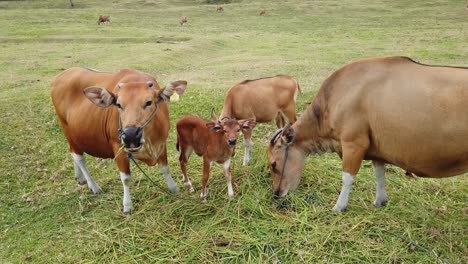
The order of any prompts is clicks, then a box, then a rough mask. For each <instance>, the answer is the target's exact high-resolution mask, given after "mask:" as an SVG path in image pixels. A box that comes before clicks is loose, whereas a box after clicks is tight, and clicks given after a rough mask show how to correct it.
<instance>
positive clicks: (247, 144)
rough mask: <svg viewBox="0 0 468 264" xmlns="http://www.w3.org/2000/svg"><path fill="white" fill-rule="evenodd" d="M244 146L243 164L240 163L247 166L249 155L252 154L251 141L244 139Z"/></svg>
mask: <svg viewBox="0 0 468 264" xmlns="http://www.w3.org/2000/svg"><path fill="white" fill-rule="evenodd" d="M244 146H245V153H244V162H242V165H244V166H247V164H248V163H249V160H250V154H252V140H250V139H246V138H244Z"/></svg>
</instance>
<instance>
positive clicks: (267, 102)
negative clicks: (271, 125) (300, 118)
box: [220, 75, 302, 165]
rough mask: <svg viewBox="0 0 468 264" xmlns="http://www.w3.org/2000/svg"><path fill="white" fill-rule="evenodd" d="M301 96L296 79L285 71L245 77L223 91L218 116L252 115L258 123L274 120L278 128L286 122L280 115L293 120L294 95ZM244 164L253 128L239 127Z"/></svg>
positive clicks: (242, 117) (247, 156)
mask: <svg viewBox="0 0 468 264" xmlns="http://www.w3.org/2000/svg"><path fill="white" fill-rule="evenodd" d="M297 93H300V95H301V96H302V91H301V89H300V86H299V84H298V82H297V81H296V80H295V79H294V78H292V77H290V76H286V75H278V76H275V77H268V78H261V79H257V80H246V81H243V82H241V83H238V84H236V85H234V86H233V87H232V88H231V89H229V91H228V92H227V94H226V97H225V99H224V107H223V110H222V112H221V115H220V117H221V118H223V117H229V118H235V119H247V118H253V119H254V120H255V121H256V122H257V123H264V122H270V121H272V120H276V126H277V127H278V128H280V127H283V126H284V125H285V120H284V118H283V115H284V116H286V118H287V119H289V122H292V123H294V122H295V121H296V97H297ZM242 133H243V135H244V146H245V154H244V161H243V165H247V164H248V162H249V160H250V155H251V152H252V141H251V137H252V130H247V131H242Z"/></svg>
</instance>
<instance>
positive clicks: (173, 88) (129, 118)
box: [84, 80, 187, 152]
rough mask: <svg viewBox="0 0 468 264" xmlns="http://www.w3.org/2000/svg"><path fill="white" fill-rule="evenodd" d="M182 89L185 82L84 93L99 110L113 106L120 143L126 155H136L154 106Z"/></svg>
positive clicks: (136, 84) (130, 85)
mask: <svg viewBox="0 0 468 264" xmlns="http://www.w3.org/2000/svg"><path fill="white" fill-rule="evenodd" d="M186 86H187V82H186V81H176V82H173V83H170V84H168V85H167V86H166V87H165V88H164V89H161V88H160V87H159V85H158V84H157V82H156V81H155V80H154V81H147V82H125V83H118V84H117V85H116V87H115V89H114V92H110V91H108V90H107V89H105V88H101V87H88V88H86V89H85V90H84V93H85V95H86V97H88V99H89V100H91V102H93V103H94V104H96V105H98V106H100V107H104V108H105V107H109V106H111V105H113V106H115V107H117V108H118V111H119V133H120V139H121V141H122V143H123V144H124V145H125V150H126V151H128V152H138V151H140V150H141V148H142V146H143V143H144V128H145V127H146V125H148V124H149V123H150V121H151V120H152V119H153V118H154V117H155V116H156V114H157V110H158V109H157V108H158V103H160V102H162V101H169V98H170V96H171V95H172V94H173V93H174V92H177V93H178V94H179V95H181V94H182V93H183V92H184V91H185V88H186Z"/></svg>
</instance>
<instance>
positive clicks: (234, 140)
mask: <svg viewBox="0 0 468 264" xmlns="http://www.w3.org/2000/svg"><path fill="white" fill-rule="evenodd" d="M236 143H237V140H236V139H235V138H234V139H233V138H230V139H229V140H228V144H229V146H230V147H235V146H236Z"/></svg>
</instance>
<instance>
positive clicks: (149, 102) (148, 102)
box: [145, 101, 153, 108]
mask: <svg viewBox="0 0 468 264" xmlns="http://www.w3.org/2000/svg"><path fill="white" fill-rule="evenodd" d="M152 103H153V101H147V102H146V104H145V108H147V107H149V106H150V105H151V104H152Z"/></svg>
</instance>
